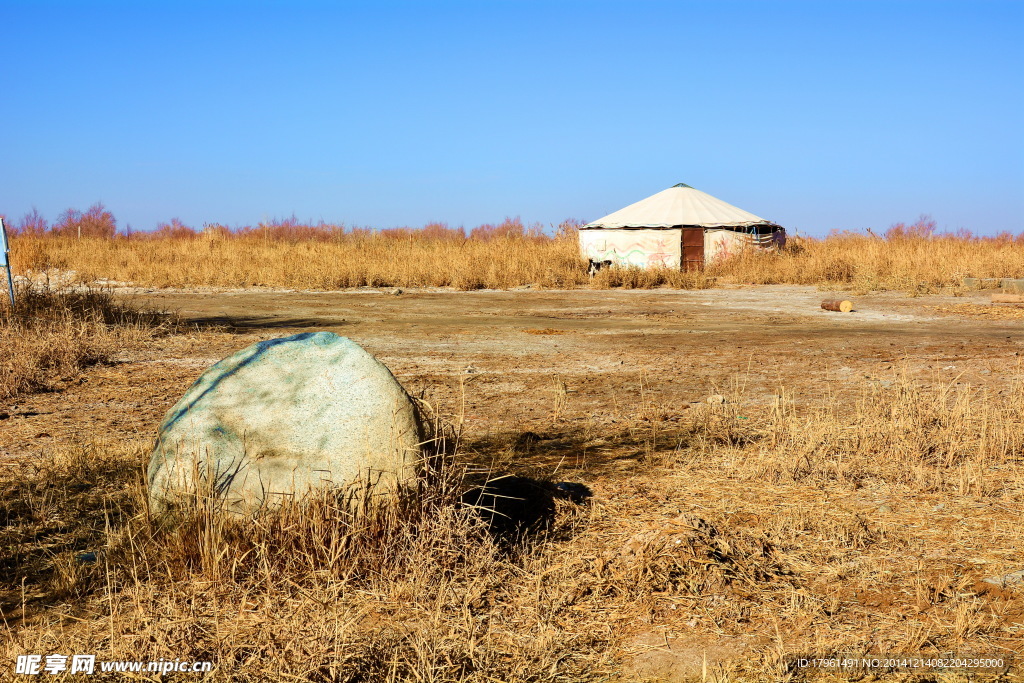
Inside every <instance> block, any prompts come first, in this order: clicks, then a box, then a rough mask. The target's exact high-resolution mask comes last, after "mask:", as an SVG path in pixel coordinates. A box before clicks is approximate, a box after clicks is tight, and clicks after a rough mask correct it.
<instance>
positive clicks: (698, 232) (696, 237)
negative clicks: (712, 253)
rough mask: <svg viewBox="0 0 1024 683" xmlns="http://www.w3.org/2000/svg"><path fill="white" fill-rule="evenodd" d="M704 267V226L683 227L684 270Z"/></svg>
mask: <svg viewBox="0 0 1024 683" xmlns="http://www.w3.org/2000/svg"><path fill="white" fill-rule="evenodd" d="M703 267H704V228H683V270H701V269H702V268H703Z"/></svg>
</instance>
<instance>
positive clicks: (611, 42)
mask: <svg viewBox="0 0 1024 683" xmlns="http://www.w3.org/2000/svg"><path fill="white" fill-rule="evenodd" d="M0 26H2V27H3V36H2V45H3V52H2V56H0V88H2V92H3V94H4V105H3V107H0V143H2V144H0V155H2V161H3V163H2V164H0V213H4V214H6V215H7V216H8V217H10V218H13V219H17V218H19V217H20V216H21V215H23V214H24V213H26V212H27V211H29V210H31V208H32V207H33V206H34V207H37V208H38V209H39V211H40V212H41V213H42V214H43V215H44V216H45V217H46V218H47V219H49V220H50V221H53V220H54V219H56V217H57V215H58V214H59V213H60V212H61V211H63V210H64V209H66V208H68V207H75V208H78V209H82V210H84V209H85V208H87V207H88V206H89V205H90V204H92V203H94V202H96V201H102V202H103V203H104V204H106V206H107V208H109V209H110V210H111V211H113V212H114V214H115V215H116V216H117V218H118V222H119V225H120V226H121V227H122V228H123V227H124V226H125V225H126V224H131V226H132V227H133V229H135V230H140V229H151V228H153V227H154V226H155V225H156V224H157V223H158V222H160V221H167V220H169V219H171V218H172V217H177V218H180V219H181V220H182V221H184V222H185V223H186V224H190V225H194V226H197V227H198V226H201V225H202V224H203V223H206V222H219V223H223V224H226V225H231V226H234V225H246V224H255V223H257V222H259V221H260V220H263V219H268V218H275V217H277V218H283V217H288V216H291V215H292V214H294V215H295V216H296V217H298V218H299V219H302V220H306V219H312V220H314V221H318V220H320V219H323V220H326V221H330V222H339V223H345V224H346V225H360V226H370V227H393V226H401V225H412V226H420V225H423V224H424V223H426V222H428V221H443V222H447V223H449V224H450V225H453V226H458V225H465V226H466V227H472V226H475V225H478V224H480V223H485V222H497V221H500V220H502V219H503V218H504V217H505V216H521V217H522V219H523V220H524V221H525V222H541V223H544V224H550V223H557V222H559V221H560V220H562V219H564V218H567V217H575V218H580V219H590V220H592V219H596V218H598V217H600V216H602V215H604V214H606V213H609V212H611V211H614V210H616V209H619V208H621V207H622V206H625V205H626V204H629V203H632V202H634V201H637V200H639V199H642V198H644V197H646V196H648V195H650V194H653V193H654V192H657V191H659V190H662V189H664V188H666V187H669V186H670V185H673V184H675V183H677V182H685V183H688V184H690V185H692V186H694V187H697V188H698V189H702V190H704V191H706V192H709V193H711V194H713V195H715V196H717V197H719V198H721V199H724V200H725V201H728V202H730V203H733V204H736V205H737V206H740V207H741V208H744V209H746V210H748V211H751V212H753V213H756V214H758V215H760V216H763V217H765V218H768V219H771V220H774V221H776V222H778V223H780V224H782V225H784V226H786V227H788V228H790V229H793V228H795V229H798V230H799V231H800V232H802V233H808V234H819V235H820V234H825V233H826V232H828V231H829V230H831V229H863V228H867V227H871V228H875V229H879V228H886V227H888V226H889V225H891V224H892V223H895V222H897V221H905V222H910V221H913V220H915V219H916V218H917V217H918V216H919V215H920V214H930V215H931V216H932V217H933V218H934V219H935V220H936V221H937V223H938V225H939V228H940V229H949V230H955V229H958V228H967V229H970V230H973V231H975V232H980V233H985V234H994V233H996V232H999V231H1002V230H1010V231H1013V232H1020V231H1022V230H1024V219H1022V217H1024V76H1022V74H1024V2H1016V1H1015V2H990V1H985V0H974V1H973V2H876V1H872V0H859V1H857V2H825V1H822V2H770V1H767V0H765V1H760V2H647V1H644V0H632V1H624V2H598V1H595V2H568V1H565V2H558V1H552V2H530V1H525V0H524V1H511V0H506V1H502V2H486V1H477V2H406V3H403V2H365V3H364V2H352V3H336V2H332V3H327V2H322V3H318V2H301V1H299V2H292V3H283V2H217V1H215V0H214V1H208V2H197V3H189V2H177V3H160V2H146V1H138V2H132V3H111V2H62V3H57V2H47V1H46V0H40V1H35V2H16V1H12V0H0Z"/></svg>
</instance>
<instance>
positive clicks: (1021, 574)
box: [982, 569, 1024, 588]
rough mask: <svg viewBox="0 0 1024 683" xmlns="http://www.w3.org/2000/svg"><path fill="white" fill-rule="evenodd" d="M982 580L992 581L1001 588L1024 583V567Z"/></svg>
mask: <svg viewBox="0 0 1024 683" xmlns="http://www.w3.org/2000/svg"><path fill="white" fill-rule="evenodd" d="M982 581H984V582H985V583H990V584H992V585H993V586H999V587H1000V588H1006V587H1007V586H1016V585H1020V584H1024V569H1022V570H1020V571H1018V572H1010V573H1009V574H1003V575H1002V576H990V577H988V578H987V579H982Z"/></svg>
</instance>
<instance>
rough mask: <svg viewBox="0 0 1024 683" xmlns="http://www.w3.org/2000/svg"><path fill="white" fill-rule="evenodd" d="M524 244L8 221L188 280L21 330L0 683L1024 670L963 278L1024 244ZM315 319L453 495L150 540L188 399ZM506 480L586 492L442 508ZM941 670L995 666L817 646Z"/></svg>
mask: <svg viewBox="0 0 1024 683" xmlns="http://www.w3.org/2000/svg"><path fill="white" fill-rule="evenodd" d="M171 227H173V226H171ZM498 227H501V226H498ZM520 227H521V226H520ZM570 227H571V226H570ZM503 230H504V232H502V230H497V229H495V230H492V231H491V234H488V233H487V232H486V231H485V232H483V233H478V234H477V235H476V236H475V237H472V236H469V237H462V236H460V235H454V234H449V233H445V232H443V231H442V230H441V229H440V228H438V229H437V230H435V234H434V237H432V238H430V239H421V238H417V237H415V236H410V235H407V234H392V235H370V234H359V233H355V234H353V233H351V232H345V233H343V234H339V235H335V239H321V238H320V237H319V236H317V235H307V236H306V238H305V239H303V240H299V241H296V242H292V241H289V240H288V239H286V235H278V236H276V237H275V236H273V235H271V234H269V233H268V235H260V234H259V233H258V232H257V231H252V233H251V234H244V235H241V236H228V235H224V234H223V233H219V232H216V231H212V233H211V234H208V235H203V236H195V237H193V236H190V235H188V234H185V233H180V234H177V235H174V234H167V235H165V236H163V237H153V238H145V239H144V238H138V239H136V238H134V237H133V238H132V239H111V238H109V237H94V238H93V237H88V236H86V237H83V238H82V240H80V241H79V240H78V239H77V236H68V235H64V236H59V235H58V236H51V235H42V236H39V235H37V236H32V235H25V234H23V235H19V236H17V238H16V239H15V242H14V248H15V251H14V256H15V266H16V269H29V268H31V269H33V270H35V271H36V272H45V271H47V270H48V269H60V270H62V271H65V272H66V271H69V270H73V271H75V272H76V274H77V279H78V280H80V281H83V282H84V281H92V280H95V279H100V278H102V279H106V280H116V281H120V282H132V283H135V284H136V285H138V286H139V287H145V288H150V289H151V290H152V289H153V288H160V287H175V288H178V289H176V290H161V289H156V290H155V291H149V292H148V293H146V292H141V291H139V290H135V294H134V298H133V299H132V300H131V301H127V300H125V299H124V298H123V294H120V293H119V294H117V295H115V294H114V293H112V292H111V291H110V290H82V289H60V288H57V289H54V290H50V291H46V290H44V291H37V292H34V293H28V292H26V297H25V303H24V304H23V305H22V306H21V307H19V309H18V310H16V311H11V310H10V309H4V310H3V311H2V313H0V316H2V317H0V340H2V342H3V345H4V348H5V349H14V352H13V353H8V354H5V355H4V358H3V361H2V362H6V363H8V365H7V366H4V367H2V368H0V372H2V373H3V374H2V375H0V516H2V518H3V520H4V524H3V527H2V528H0V549H2V550H0V613H2V616H3V620H4V624H5V629H4V633H3V636H2V638H0V662H7V664H0V667H10V668H0V671H3V673H2V674H0V678H5V677H8V676H12V675H13V674H11V672H12V671H13V662H14V660H15V657H16V656H17V655H20V654H26V653H40V654H49V653H63V654H71V653H80V652H86V653H95V654H96V655H97V658H98V659H100V660H120V659H125V660H146V661H149V660H159V659H172V660H173V659H182V660H193V661H211V662H213V665H214V666H213V670H212V671H211V672H210V673H207V674H204V675H202V676H200V675H196V674H178V675H177V677H176V678H174V677H173V676H172V678H173V680H209V681H269V680H274V681H286V680H295V681H316V682H321V681H466V682H469V681H474V682H475V681H479V682H481V683H484V682H492V681H552V682H554V681H595V682H596V681H707V680H715V681H747V680H758V681H761V680H793V681H800V680H811V679H815V678H820V677H824V678H827V679H830V680H880V679H882V680H890V679H891V680H901V681H911V680H913V681H931V680H935V681H938V680H942V681H947V680H948V681H954V680H964V681H966V680H1020V678H1021V665H1020V661H1021V657H1022V656H1024V652H1022V649H1024V648H1022V645H1021V643H1022V642H1024V638H1022V635H1024V584H1022V583H1019V582H1017V583H1015V582H1014V580H1013V579H1012V576H1013V575H1014V573H1015V572H1020V571H1021V570H1022V569H1024V525H1022V524H1021V515H1022V513H1024V367H1022V364H1021V359H1022V357H1024V334H1022V332H1021V328H1020V319H1019V317H1015V316H1009V315H1008V316H1003V315H999V316H992V315H976V314H975V313H974V312H975V311H976V310H981V309H982V308H986V309H987V308H993V309H994V307H990V306H989V305H988V304H987V303H986V302H985V299H984V296H983V295H982V294H981V293H975V292H970V291H966V290H964V289H963V288H962V287H960V286H959V283H960V278H962V277H963V276H966V275H971V276H977V277H989V276H992V277H997V276H1008V277H1012V276H1016V277H1021V276H1024V257H1022V254H1021V252H1022V251H1024V247H1022V246H1021V244H1020V241H1019V240H1018V241H1014V240H1013V239H1009V238H1006V239H1002V240H974V239H965V238H961V239H954V238H951V237H929V236H928V235H922V234H914V231H910V234H903V235H900V234H898V233H893V234H891V235H889V236H888V238H875V237H872V236H867V237H861V236H853V235H846V236H836V237H831V238H829V239H826V240H816V241H815V240H808V241H799V242H796V243H795V245H794V246H792V247H791V248H790V249H789V250H787V251H785V252H782V253H779V254H764V255H751V256H750V257H749V258H747V259H743V260H740V261H736V262H734V263H731V264H728V265H727V266H726V265H722V266H721V267H718V268H715V269H713V270H711V271H710V272H708V273H706V274H665V273H662V274H658V273H655V274H653V275H652V274H646V273H635V272H631V271H618V272H616V271H606V272H605V273H602V274H601V275H600V276H599V279H596V281H595V282H593V283H592V282H591V281H590V280H589V278H587V276H586V274H585V272H581V271H582V269H581V268H580V267H579V266H580V264H579V262H578V259H577V257H576V253H575V244H574V243H573V241H572V239H571V234H570V235H569V237H563V238H556V239H548V238H543V237H541V236H539V235H536V234H532V235H531V234H530V233H529V231H526V230H518V231H517V229H516V228H514V227H512V228H509V226H508V225H506V226H505V228H504V229H503ZM567 231H568V230H567ZM167 232H170V230H168V231H167ZM904 233H906V231H904ZM19 272H23V271H21V270H19ZM730 283H732V284H730ZM742 283H758V285H757V286H748V285H745V284H742ZM773 283H774V284H773ZM778 283H790V284H788V285H786V286H782V285H780V284H778ZM712 284H713V285H714V288H709V287H710V286H711V285H712ZM363 285H367V286H369V287H363V288H362V289H357V290H351V291H346V292H333V291H329V292H316V291H310V292H288V291H281V290H280V289H276V290H275V289H269V288H271V287H277V288H288V289H304V290H334V289H338V288H344V287H358V286H363ZM523 285H531V286H532V288H531V289H529V290H525V289H524V290H518V291H503V292H494V291H461V292H460V291H450V290H449V291H437V290H427V289H415V290H413V291H406V292H404V293H402V294H400V295H392V294H389V293H388V292H387V290H386V289H382V288H391V287H403V288H418V287H444V288H454V289H461V290H479V289H484V288H486V289H497V288H514V287H520V286H523ZM256 286H260V287H262V288H263V289H250V290H248V291H240V290H241V289H243V288H247V287H250V288H251V287H256ZM197 287H198V289H197ZM216 287H225V288H233V289H231V290H225V289H216ZM556 287H557V288H561V289H562V290H563V291H551V290H550V288H556ZM652 287H662V288H660V289H651V288H652ZM815 287H823V288H828V289H836V290H839V291H840V292H842V293H843V294H844V295H848V296H852V295H853V293H854V292H856V293H858V296H857V297H856V298H855V302H856V310H855V312H854V313H850V314H839V313H826V312H823V311H821V310H820V309H819V308H818V306H817V303H818V302H820V300H821V298H822V295H821V294H820V292H818V291H817V290H816V289H815ZM573 288H576V289H573ZM630 288H639V289H632V290H631V289H630ZM944 288H945V289H944ZM567 289H568V290H573V291H564V290H567ZM885 289H895V290H897V292H894V293H892V294H887V293H884V292H879V291H878V290H885ZM907 293H911V294H913V295H914V296H913V297H907V296H906V294H907ZM999 310H1003V311H1018V310H1019V308H1018V307H1013V306H1007V307H1000V308H999ZM146 311H150V312H146ZM156 311H170V312H173V317H172V316H171V315H170V314H164V313H158V312H156ZM321 329H327V330H331V331H335V332H337V333H339V334H342V335H345V336H348V337H350V338H352V339H354V340H355V341H357V342H358V343H360V344H361V345H363V346H364V347H365V348H367V349H368V350H369V351H371V352H372V353H374V354H375V355H377V357H379V358H380V359H381V360H382V361H383V362H385V364H387V365H388V366H389V367H390V368H391V370H392V371H393V372H394V373H395V375H396V377H398V378H399V380H400V381H401V382H402V383H403V384H404V385H405V386H406V387H407V389H408V390H409V391H410V392H411V393H413V394H414V395H417V396H421V397H423V398H424V400H427V401H428V402H429V403H430V404H431V405H433V406H435V407H436V408H437V410H438V413H439V416H440V417H441V418H442V419H443V420H444V421H445V422H446V423H447V424H449V425H450V430H451V432H450V434H454V435H456V438H451V439H449V441H448V443H447V444H446V453H447V457H446V461H445V462H446V467H445V469H444V470H443V472H441V474H440V476H436V477H434V478H432V479H431V480H430V481H429V482H427V483H425V484H424V487H423V490H422V491H421V492H420V495H419V496H417V497H414V498H411V499H410V500H409V501H407V502H406V503H405V504H404V507H403V508H402V509H401V510H399V511H397V512H396V511H391V512H388V513H381V514H379V515H376V516H373V517H371V518H368V519H361V520H360V519H353V518H351V517H350V516H349V514H348V512H347V511H346V510H343V509H340V508H338V507H337V506H336V505H334V504H332V502H331V501H329V500H318V501H310V502H308V503H307V504H306V505H305V506H304V507H302V508H293V509H287V510H284V511H283V512H281V513H280V514H277V515H265V516H261V517H258V518H256V519H252V520H247V521H246V522H244V523H239V522H237V521H236V522H226V521H225V520H224V518H223V517H222V516H218V515H216V514H213V513H212V512H211V510H210V509H203V510H198V511H197V512H196V513H195V515H194V516H192V517H191V518H189V519H186V520H183V521H181V522H180V523H179V524H177V525H175V526H172V527H166V526H161V525H160V524H158V523H157V522H156V521H155V520H154V519H152V518H151V517H150V515H149V514H148V510H147V505H146V490H145V478H144V472H145V464H146V460H147V457H148V453H149V449H150V448H151V446H152V442H153V438H154V435H155V430H156V425H157V424H158V422H159V420H160V418H161V417H162V415H163V413H164V412H165V411H166V410H167V409H168V408H169V407H170V405H172V404H173V403H174V402H175V401H176V400H177V398H178V397H179V396H180V395H181V393H182V392H183V391H184V390H185V389H186V388H187V386H188V385H189V384H190V383H191V382H192V381H193V380H194V379H195V378H196V377H197V376H198V375H199V374H200V373H201V372H202V371H203V370H204V369H205V368H206V367H208V366H209V365H211V364H212V363H213V362H215V361H216V360H219V359H220V358H222V357H224V356H226V355H228V354H229V353H231V352H232V351H235V350H237V349H239V348H242V347H244V346H247V345H249V344H251V343H253V342H255V341H258V340H261V339H268V338H272V337H279V336H284V335H287V334H293V333H296V332H302V331H312V330H321ZM485 472H491V473H506V472H508V473H515V474H520V475H526V476H532V477H536V478H540V479H544V480H551V481H559V480H569V481H578V482H582V483H585V484H586V485H587V486H588V487H590V488H591V490H592V491H593V493H594V496H593V498H592V499H591V501H590V502H589V503H588V504H585V505H573V504H570V503H568V502H559V508H558V514H557V517H556V520H555V524H554V526H553V528H551V529H550V530H549V531H548V532H547V533H544V534H541V535H539V536H537V537H533V538H530V539H526V540H524V541H523V542H522V543H520V544H519V545H517V546H515V547H513V548H511V549H510V548H507V547H504V546H502V545H500V544H497V543H495V542H494V541H493V540H492V539H491V538H490V537H489V536H488V535H487V534H486V533H485V532H484V530H483V529H482V528H481V525H480V523H479V522H478V521H477V520H475V518H474V517H473V516H472V515H471V514H470V513H468V512H467V511H466V510H465V509H463V508H461V507H459V506H458V505H456V500H457V497H458V495H459V494H460V493H461V491H462V490H464V489H465V488H466V487H467V486H469V485H470V484H471V483H472V482H475V481H478V480H479V477H480V476H481V473H485ZM999 577H1011V578H1010V579H1008V580H1003V581H1000V579H999ZM943 653H956V654H960V655H972V654H975V655H985V656H998V657H1001V658H1002V659H1003V660H1004V661H1005V662H1006V666H1005V667H1004V669H1005V670H1004V671H1003V672H1002V673H992V672H987V673H985V674H980V675H973V674H972V675H973V678H969V677H968V675H967V672H966V670H960V671H957V672H951V673H950V672H947V673H942V672H937V671H930V672H923V671H918V672H914V671H908V670H902V671H884V670H881V669H878V670H873V671H859V672H852V673H847V674H845V675H836V674H834V673H831V674H828V673H825V672H823V671H820V670H811V669H806V668H801V667H799V666H798V665H797V664H796V663H795V660H797V659H799V658H800V657H802V656H811V655H818V656H827V655H835V654H850V655H856V656H869V655H871V656H886V655H897V654H904V655H932V656H937V655H941V654H943ZM96 678H98V679H100V680H124V678H123V675H122V674H107V675H106V677H104V676H102V675H97V676H96ZM139 680H157V678H155V677H154V678H152V679H147V678H145V677H141V678H139Z"/></svg>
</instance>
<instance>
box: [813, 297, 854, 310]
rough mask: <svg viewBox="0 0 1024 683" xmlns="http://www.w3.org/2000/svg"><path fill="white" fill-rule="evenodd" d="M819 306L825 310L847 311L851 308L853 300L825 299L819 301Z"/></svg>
mask: <svg viewBox="0 0 1024 683" xmlns="http://www.w3.org/2000/svg"><path fill="white" fill-rule="evenodd" d="M821 307H822V308H824V309H825V310H826V311H836V312H838V313H849V312H850V311H852V310H853V302H852V301H847V300H845V299H843V300H842V301H840V300H839V299H825V300H824V301H822V302H821Z"/></svg>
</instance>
